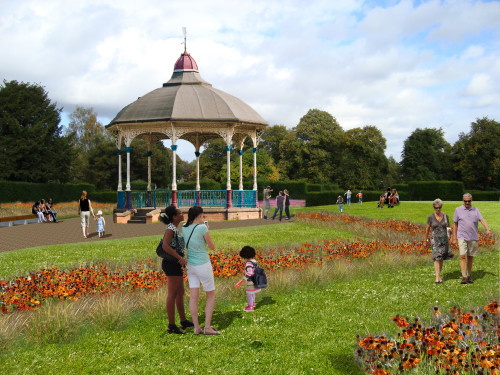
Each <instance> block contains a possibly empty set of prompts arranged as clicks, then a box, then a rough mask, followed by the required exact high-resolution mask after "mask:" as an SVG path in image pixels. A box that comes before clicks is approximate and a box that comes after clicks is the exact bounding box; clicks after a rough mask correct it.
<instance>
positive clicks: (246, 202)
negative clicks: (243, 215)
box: [233, 190, 257, 208]
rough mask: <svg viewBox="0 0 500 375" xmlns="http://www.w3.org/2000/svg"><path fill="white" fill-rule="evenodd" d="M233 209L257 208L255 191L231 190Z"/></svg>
mask: <svg viewBox="0 0 500 375" xmlns="http://www.w3.org/2000/svg"><path fill="white" fill-rule="evenodd" d="M233 207H253V208H255V207H257V191H255V190H233Z"/></svg>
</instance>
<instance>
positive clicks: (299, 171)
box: [0, 81, 500, 190]
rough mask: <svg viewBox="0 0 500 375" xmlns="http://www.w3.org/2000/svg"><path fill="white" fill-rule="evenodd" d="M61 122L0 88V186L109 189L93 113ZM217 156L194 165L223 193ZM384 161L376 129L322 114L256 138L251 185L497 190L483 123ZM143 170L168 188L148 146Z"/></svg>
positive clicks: (107, 162)
mask: <svg viewBox="0 0 500 375" xmlns="http://www.w3.org/2000/svg"><path fill="white" fill-rule="evenodd" d="M61 112H62V108H58V107H57V103H53V102H52V101H51V100H50V99H49V96H48V93H47V92H46V91H45V89H44V88H43V87H42V86H40V85H38V84H29V83H23V82H21V83H19V82H17V81H10V82H6V81H4V82H3V85H2V86H0V135H1V137H0V180H8V181H26V182H59V183H67V182H73V183H76V182H88V183H92V184H94V185H95V186H96V188H97V189H99V190H114V189H116V186H117V181H118V168H117V160H118V158H117V154H116V144H115V141H114V140H113V139H112V137H111V136H110V135H109V134H108V133H107V131H106V129H105V127H104V125H103V124H102V123H100V122H99V121H98V119H97V113H95V111H94V110H93V108H85V107H81V106H77V107H76V109H75V110H74V111H73V112H72V113H71V114H70V116H69V117H70V123H69V125H68V127H66V128H64V127H63V126H62V125H61V124H60V123H61ZM131 146H132V148H133V151H132V157H131V180H132V181H146V180H147V155H146V152H147V146H146V143H145V142H144V141H143V140H141V139H139V138H136V139H134V140H133V141H132V144H131ZM224 146H225V143H224V141H223V140H222V139H221V138H215V139H212V140H210V141H207V142H206V143H205V145H204V149H203V151H202V153H201V156H200V176H201V177H202V178H208V179H212V180H215V181H218V182H221V183H222V184H223V185H224V182H225V180H226V174H227V170H226V151H225V149H224ZM252 147H253V145H252V144H251V141H250V140H249V139H247V140H246V142H245V144H244V153H243V176H244V180H245V181H247V182H250V181H252V179H253V153H252V150H251V149H252ZM233 149H237V148H236V147H234V148H233ZM385 151H386V139H385V138H384V136H383V134H382V132H381V131H380V130H379V129H378V128H377V127H376V126H374V125H366V126H363V127H359V128H354V129H349V130H344V129H343V128H342V127H341V125H340V124H339V123H338V121H337V119H336V118H335V117H334V116H332V115H331V114H329V113H328V112H325V111H322V110H319V109H310V110H309V111H308V112H307V113H306V114H305V115H304V116H303V117H302V118H301V119H300V120H299V122H298V124H297V125H296V126H295V127H293V128H291V129H288V128H286V127H285V126H284V125H273V126H269V127H267V128H266V129H265V130H264V132H263V133H262V135H261V139H260V143H259V147H258V152H257V165H258V174H259V179H265V180H275V181H277V180H305V181H307V182H311V183H322V184H325V185H338V186H340V187H343V188H356V189H357V188H360V189H381V188H384V187H386V186H390V185H392V184H395V183H406V182H409V181H434V180H458V181H463V182H464V184H465V186H466V187H467V188H469V189H480V190H492V189H498V187H499V186H500V124H499V123H498V122H497V121H495V120H492V119H489V118H488V117H483V118H478V119H476V121H474V122H472V124H471V128H470V131H469V132H468V133H460V134H459V138H458V140H457V141H456V142H455V144H453V145H451V144H450V143H448V142H447V141H446V139H445V138H444V132H443V130H442V129H441V128H439V129H436V128H418V129H416V130H414V131H413V132H412V133H411V134H410V135H409V137H408V138H406V140H405V141H404V145H403V150H402V152H401V162H399V163H398V162H397V161H396V160H395V159H394V158H393V157H392V156H391V157H387V156H386V155H385ZM231 157H232V163H231V168H232V170H231V177H232V179H233V183H234V184H235V185H234V186H237V184H238V179H239V154H238V153H237V152H233V153H232V155H231ZM122 159H125V158H122ZM151 160H152V177H153V183H154V184H156V185H157V187H158V188H160V187H161V188H168V187H169V186H170V184H171V181H172V167H171V166H172V152H171V150H170V149H169V148H167V147H165V146H164V144H163V143H162V142H161V141H160V142H157V143H156V144H155V145H154V146H153V147H152V159H151ZM122 162H123V163H125V161H124V160H123V161H122ZM122 169H123V170H125V164H123V168H122ZM177 171H178V172H177V175H178V177H179V179H180V180H185V181H193V180H194V179H195V161H192V162H186V161H183V160H182V159H180V158H179V157H177ZM123 178H125V176H123Z"/></svg>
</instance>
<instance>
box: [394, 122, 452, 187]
mask: <svg viewBox="0 0 500 375" xmlns="http://www.w3.org/2000/svg"><path fill="white" fill-rule="evenodd" d="M401 170H402V173H403V177H404V179H405V181H406V182H409V181H434V180H452V179H454V178H455V173H454V171H453V166H452V163H451V145H450V144H449V143H448V142H447V141H446V140H445V139H444V133H443V130H442V129H441V128H439V129H434V128H425V129H416V130H415V131H414V132H413V133H411V135H410V136H409V137H408V138H407V139H406V140H405V141H404V145H403V151H402V153H401Z"/></svg>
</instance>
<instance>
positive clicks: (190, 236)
mask: <svg viewBox="0 0 500 375" xmlns="http://www.w3.org/2000/svg"><path fill="white" fill-rule="evenodd" d="M198 225H200V224H196V225H195V226H194V228H193V231H192V232H191V234H190V235H189V238H188V242H187V244H186V249H187V248H188V246H189V240H190V239H191V236H192V235H193V233H194V230H195V229H196V227H197V226H198Z"/></svg>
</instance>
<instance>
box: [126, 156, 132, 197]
mask: <svg viewBox="0 0 500 375" xmlns="http://www.w3.org/2000/svg"><path fill="white" fill-rule="evenodd" d="M125 151H126V152H127V186H126V187H125V190H126V191H130V153H131V152H132V147H125Z"/></svg>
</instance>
